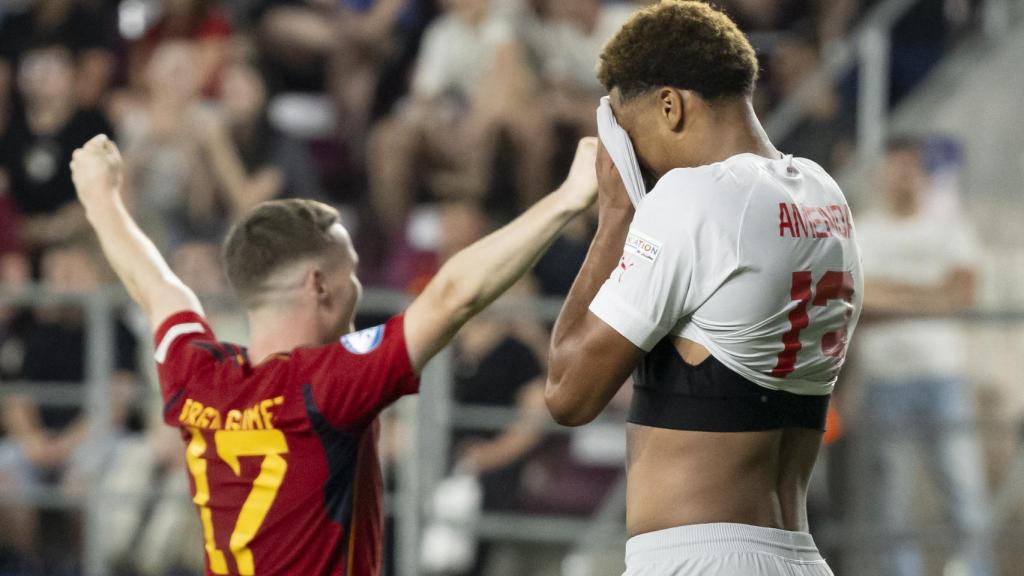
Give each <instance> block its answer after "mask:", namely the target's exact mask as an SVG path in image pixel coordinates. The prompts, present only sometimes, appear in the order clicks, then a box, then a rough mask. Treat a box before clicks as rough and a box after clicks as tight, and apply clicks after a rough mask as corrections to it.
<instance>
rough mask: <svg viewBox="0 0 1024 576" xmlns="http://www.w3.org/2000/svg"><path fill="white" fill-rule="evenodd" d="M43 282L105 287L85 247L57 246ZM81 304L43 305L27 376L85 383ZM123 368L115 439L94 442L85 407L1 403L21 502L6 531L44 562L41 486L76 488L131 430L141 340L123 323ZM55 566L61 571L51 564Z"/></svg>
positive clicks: (2, 462)
mask: <svg viewBox="0 0 1024 576" xmlns="http://www.w3.org/2000/svg"><path fill="white" fill-rule="evenodd" d="M42 275H43V284H44V286H45V287H46V288H48V289H50V290H54V291H55V292H74V293H82V292H91V291H94V290H96V289H98V288H99V286H100V280H99V272H98V270H97V268H96V265H95V262H94V260H93V259H92V255H91V254H90V253H88V252H87V251H86V250H85V249H83V248H81V247H78V246H65V247H58V248H52V249H50V250H49V251H48V252H47V253H46V254H45V256H44V257H43V260H42ZM83 318H84V314H83V312H82V310H81V308H78V307H72V306H64V305H49V306H43V307H40V308H38V309H36V310H35V312H34V320H33V322H32V324H31V327H30V328H29V329H28V330H27V334H26V336H25V339H24V342H23V343H22V351H23V356H22V358H21V362H20V364H21V366H20V370H19V374H18V376H19V380H23V381H27V382H40V383H62V384H77V385H82V384H84V380H85V370H86V356H85V354H86V334H85V329H86V328H85V326H84V323H83ZM112 352H113V353H114V355H115V358H114V359H113V362H114V367H115V372H114V375H113V380H112V381H111V383H110V385H111V390H110V392H111V395H110V399H109V404H108V406H109V409H110V417H111V420H110V422H109V430H110V431H111V433H112V436H111V437H108V438H94V439H93V440H95V442H90V443H86V440H87V428H88V422H87V421H86V418H85V416H84V414H83V413H82V410H81V409H80V408H79V407H73V408H72V407H67V406H60V405H56V406H55V405H52V404H50V405H47V404H45V403H41V402H40V401H39V400H38V398H36V397H33V396H24V395H17V396H8V397H6V398H4V399H3V401H2V404H0V421H2V424H3V428H4V430H5V431H6V433H7V436H6V438H5V439H4V440H3V441H2V442H0V490H2V492H3V493H4V494H5V495H12V496H13V497H14V499H15V502H16V503H13V504H12V503H11V502H6V503H4V505H3V506H4V512H5V513H6V514H7V515H8V516H10V517H12V518H14V519H15V520H16V521H15V522H12V523H10V524H8V526H9V529H8V530H6V531H5V535H6V536H7V538H8V539H10V540H12V544H14V545H15V546H16V547H17V549H18V550H19V552H21V553H22V554H23V555H24V556H25V558H27V559H29V560H30V561H32V562H38V561H39V560H40V559H39V558H38V556H37V554H36V552H37V549H36V547H35V545H36V532H37V530H38V529H39V527H40V526H39V523H38V516H37V510H36V509H35V508H34V506H33V504H34V502H33V501H32V499H31V498H32V497H33V496H34V495H36V494H38V488H39V487H40V486H44V485H55V486H56V487H58V488H61V487H62V488H64V489H66V490H74V489H76V488H77V487H78V486H80V485H81V483H82V482H83V481H84V479H85V478H87V477H89V476H90V475H93V474H98V473H100V472H102V471H103V465H104V462H105V461H106V459H107V458H108V457H109V456H110V454H111V450H112V449H113V448H114V444H113V443H112V440H113V439H114V436H113V435H116V434H117V433H118V432H119V431H121V430H123V429H124V426H125V425H126V422H127V420H128V413H129V409H130V407H131V403H132V398H133V395H134V392H135V391H136V382H137V380H138V378H137V374H136V363H135V339H134V336H133V335H132V334H131V333H130V332H129V331H128V329H127V328H125V326H124V325H123V324H119V325H118V328H117V332H116V342H115V350H113V351H112ZM49 570H51V571H52V570H54V567H53V566H52V565H51V566H50V567H49Z"/></svg>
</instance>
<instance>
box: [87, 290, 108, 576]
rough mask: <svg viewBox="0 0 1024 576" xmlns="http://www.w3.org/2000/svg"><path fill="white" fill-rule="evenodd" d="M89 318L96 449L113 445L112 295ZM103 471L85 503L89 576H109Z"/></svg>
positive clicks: (97, 297) (90, 305)
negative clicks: (105, 548)
mask: <svg viewBox="0 0 1024 576" xmlns="http://www.w3.org/2000/svg"><path fill="white" fill-rule="evenodd" d="M85 318H86V332H85V334H86V340H85V351H86V366H85V369H86V372H85V375H86V397H85V414H86V417H87V419H88V434H87V437H86V440H85V442H86V445H87V446H88V447H89V448H91V449H94V450H99V449H101V447H102V445H103V443H105V442H109V441H110V440H111V438H110V432H111V421H110V419H111V410H110V400H111V397H110V396H111V395H110V380H111V378H112V377H113V374H114V361H113V359H114V346H115V339H114V322H113V306H112V302H111V299H110V295H109V294H108V293H107V292H105V291H97V292H94V293H93V294H91V295H90V297H89V298H88V299H87V300H86V302H85ZM104 472H105V470H103V469H102V468H100V469H98V470H96V471H95V473H94V474H91V475H89V477H88V479H87V489H86V500H85V531H84V532H85V534H84V536H83V538H84V546H83V555H84V558H83V564H84V566H85V573H86V574H87V576H105V575H106V574H107V573H108V571H107V565H106V564H107V562H106V558H105V557H104V552H103V534H102V528H103V525H104V523H103V517H104V514H105V509H106V502H105V499H106V498H107V496H106V493H105V490H104V489H103V483H102V481H103V474H104Z"/></svg>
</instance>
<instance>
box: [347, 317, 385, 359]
mask: <svg viewBox="0 0 1024 576" xmlns="http://www.w3.org/2000/svg"><path fill="white" fill-rule="evenodd" d="M382 340H384V325H383V324H381V325H380V326H374V327H373V328H367V329H366V330H360V331H359V332H353V333H351V334H346V335H344V336H342V337H341V345H342V346H344V347H345V349H346V350H348V351H349V352H351V353H353V354H369V353H370V352H373V351H374V350H375V349H376V348H377V346H380V343H381V341H382Z"/></svg>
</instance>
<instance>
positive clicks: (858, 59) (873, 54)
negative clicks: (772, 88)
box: [765, 0, 1022, 162]
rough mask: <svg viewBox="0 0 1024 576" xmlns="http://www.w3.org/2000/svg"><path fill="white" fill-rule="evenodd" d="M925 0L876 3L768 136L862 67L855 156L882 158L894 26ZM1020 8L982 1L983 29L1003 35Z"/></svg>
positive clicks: (781, 133)
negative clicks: (826, 89) (819, 94)
mask: <svg viewBox="0 0 1024 576" xmlns="http://www.w3.org/2000/svg"><path fill="white" fill-rule="evenodd" d="M922 1H931V0H885V1H884V2H881V3H879V4H877V5H875V6H874V7H873V8H872V9H871V11H870V12H868V13H867V14H866V15H865V16H864V18H863V19H862V20H861V21H860V23H859V24H858V26H857V27H856V29H855V30H854V31H853V32H852V33H851V34H849V35H848V36H847V37H845V38H844V39H843V40H840V41H838V42H837V43H836V44H835V45H832V46H828V47H826V48H827V49H826V53H825V55H824V58H823V59H822V63H821V65H820V66H819V68H818V70H817V71H815V72H814V73H813V74H811V75H810V76H808V77H807V78H806V79H805V80H804V82H803V83H802V84H801V86H800V87H799V88H798V89H797V90H796V92H795V93H794V94H792V95H791V96H789V97H788V98H787V99H786V100H784V101H783V102H782V103H781V104H780V105H779V106H777V107H776V108H775V109H774V110H773V112H772V113H771V114H770V115H769V116H768V118H767V119H766V120H765V130H766V131H767V132H768V134H769V136H771V138H772V139H773V140H775V141H776V142H781V141H782V140H784V139H785V138H786V137H788V136H789V135H790V134H792V132H793V130H795V129H796V128H797V126H798V125H799V123H800V121H801V120H802V119H803V117H804V115H805V110H806V109H807V107H808V105H809V104H810V103H811V102H812V101H813V100H814V97H815V94H816V93H817V92H818V91H819V90H820V88H821V86H823V85H829V84H831V85H834V84H837V83H838V82H840V81H841V80H842V79H843V77H845V76H846V75H847V74H850V73H851V72H853V71H854V70H858V71H859V75H858V87H857V102H856V112H857V116H856V118H857V122H856V142H857V156H858V158H859V160H860V161H862V162H870V161H871V160H873V159H875V158H878V156H879V155H880V154H881V152H882V150H883V148H884V146H885V139H886V136H887V135H888V125H889V114H890V110H889V91H890V77H889V65H890V58H891V55H892V43H891V38H892V31H893V28H894V27H895V26H896V25H897V24H898V23H899V22H900V19H901V18H903V16H905V15H906V14H907V12H908V11H909V10H910V9H911V8H913V7H914V6H915V5H917V4H918V3H919V2H922ZM1021 11H1022V10H1021V0H987V1H986V2H985V4H984V5H983V7H982V17H981V22H982V30H981V33H982V34H984V35H985V36H986V37H987V38H988V39H989V40H991V41H993V42H999V41H1001V40H1002V39H1003V38H1005V37H1006V35H1007V33H1008V32H1009V31H1010V30H1011V25H1012V23H1013V22H1014V21H1015V20H1016V19H1018V18H1019V17H1020V16H1021Z"/></svg>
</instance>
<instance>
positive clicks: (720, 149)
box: [691, 101, 781, 166]
mask: <svg viewBox="0 0 1024 576" xmlns="http://www.w3.org/2000/svg"><path fill="white" fill-rule="evenodd" d="M695 132H696V133H695V134H694V135H693V136H694V137H693V138H692V140H691V142H694V143H696V146H695V147H694V148H695V150H694V152H693V155H692V156H691V158H692V160H691V162H692V165H693V166H706V165H708V164H714V163H715V162H721V161H723V160H726V159H728V158H731V157H733V156H736V155H737V154H746V153H749V154H757V155H758V156H764V157H766V158H780V157H781V154H780V152H779V151H778V150H777V149H776V148H775V146H773V145H772V143H771V140H769V139H768V134H767V133H765V131H764V128H763V127H762V126H761V122H760V121H759V120H758V119H757V115H756V114H754V108H753V106H752V105H751V104H750V102H749V101H744V102H742V103H737V104H736V105H735V107H734V108H732V109H729V110H723V111H721V112H720V113H718V114H714V115H709V116H708V117H706V119H705V121H704V122H702V123H701V125H700V126H699V127H698V130H696V131H695Z"/></svg>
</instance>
